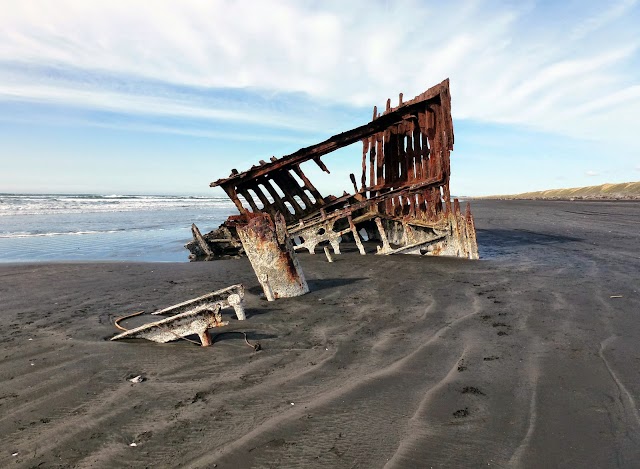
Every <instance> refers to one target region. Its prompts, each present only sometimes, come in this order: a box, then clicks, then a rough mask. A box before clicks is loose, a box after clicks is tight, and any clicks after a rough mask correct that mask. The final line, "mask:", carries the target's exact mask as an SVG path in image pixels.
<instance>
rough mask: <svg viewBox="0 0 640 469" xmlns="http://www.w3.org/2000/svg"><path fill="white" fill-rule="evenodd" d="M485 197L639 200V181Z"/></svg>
mask: <svg viewBox="0 0 640 469" xmlns="http://www.w3.org/2000/svg"><path fill="white" fill-rule="evenodd" d="M484 198H487V199H615V200H623V199H638V200H640V181H638V182H623V183H620V184H602V185H600V186H587V187H573V188H570V189H550V190H546V191H538V192H525V193H522V194H513V195H494V196H489V197H484Z"/></svg>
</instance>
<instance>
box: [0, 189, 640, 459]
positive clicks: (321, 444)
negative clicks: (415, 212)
mask: <svg viewBox="0 0 640 469" xmlns="http://www.w3.org/2000/svg"><path fill="white" fill-rule="evenodd" d="M472 206H473V213H474V215H475V219H476V226H477V229H478V244H479V246H480V255H481V258H482V259H481V260H480V261H466V260H461V259H448V258H430V257H416V256H402V255H399V256H388V257H381V256H375V255H373V254H372V255H367V256H361V255H359V254H358V252H357V251H356V250H355V247H354V248H353V249H348V248H345V251H346V252H345V254H343V255H341V256H336V261H335V262H334V263H328V262H327V261H326V259H325V257H324V255H320V254H317V255H315V256H312V255H308V254H302V255H300V256H299V259H300V262H301V264H302V267H303V269H304V272H305V275H306V277H307V280H308V283H309V286H310V288H311V292H310V293H309V294H307V295H305V296H301V297H297V298H291V299H284V300H278V301H275V302H267V301H266V300H264V299H261V298H260V293H261V290H260V288H259V284H258V281H257V279H256V278H255V275H254V274H253V271H252V270H251V267H250V265H249V262H248V260H247V259H240V260H226V261H216V262H201V263H126V262H121V263H57V264H13V265H6V264H5V265H0V299H1V303H0V304H1V305H2V308H1V312H0V334H1V337H2V340H1V341H0V383H2V384H1V386H0V440H1V441H2V445H1V451H0V467H25V468H27V467H46V468H49V467H78V468H88V467H189V468H212V467H217V468H244V467H256V468H263V467H264V468H269V467H273V468H276V467H301V468H302V467H304V468H310V467H318V468H320V467H322V468H326V467H338V468H377V467H389V468H416V467H420V468H422V467H425V468H429V467H434V468H440V467H450V468H458V467H480V466H483V467H486V466H491V467H525V468H529V467H530V468H539V467H571V468H575V467H598V468H608V467H625V468H626V467H629V468H631V467H637V466H638V461H640V413H639V405H640V348H639V347H638V344H639V343H640V342H639V340H640V320H639V319H640V203H637V202H583V201H580V202H578V201H575V202H563V201H477V202H475V201H474V202H473V203H472ZM367 249H368V251H370V252H371V253H372V252H374V251H375V245H373V244H369V245H368V246H367ZM187 254H188V253H187V251H186V250H185V259H186V257H187ZM240 282H241V283H244V284H245V286H246V287H247V297H246V302H247V305H246V306H247V317H248V320H247V321H245V322H238V321H236V320H235V318H234V316H233V310H231V309H228V310H224V311H223V313H224V316H225V318H228V320H229V321H231V324H230V326H228V328H227V329H230V330H241V331H245V332H246V333H247V337H248V339H249V340H250V341H251V342H259V343H260V344H261V347H262V350H260V351H258V352H256V351H254V350H253V349H252V348H250V347H248V346H247V345H246V344H245V342H244V340H243V339H242V336H241V335H239V334H229V335H223V336H221V337H219V338H218V339H216V341H215V343H214V345H213V346H212V347H197V346H195V345H193V344H191V343H189V342H186V341H177V342H172V343H169V344H156V343H152V342H147V341H141V340H140V341H129V342H111V341H108V340H107V339H108V338H109V337H111V336H113V335H114V334H115V333H116V329H115V328H114V327H113V319H114V318H115V317H117V316H120V315H124V314H128V313H132V312H135V311H139V310H145V311H153V310H155V309H158V308H161V307H164V306H169V305H171V304H174V303H178V302H180V301H183V300H186V299H189V298H193V297H195V296H198V295H202V294H204V293H207V292H209V291H212V290H215V289H219V288H223V287H226V286H228V285H231V284H234V283H240ZM136 321H137V319H132V320H130V321H127V322H126V325H127V326H131V325H136V324H139V320H138V322H136ZM222 330H223V329H221V331H222ZM215 332H216V331H213V333H214V334H215ZM136 375H142V376H143V377H144V378H145V379H146V380H145V381H144V382H142V383H136V384H134V383H131V382H129V381H128V380H127V379H128V378H131V377H133V376H136ZM132 443H135V446H132Z"/></svg>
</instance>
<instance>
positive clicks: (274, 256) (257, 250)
mask: <svg viewBox="0 0 640 469" xmlns="http://www.w3.org/2000/svg"><path fill="white" fill-rule="evenodd" d="M237 229H238V235H239V236H240V240H241V241H242V245H243V246H244V250H245V252H246V253H247V257H248V258H249V261H250V262H251V266H252V267H253V270H254V272H255V273H256V276H257V277H258V280H259V281H260V284H261V285H262V289H263V290H264V294H265V296H266V298H267V300H269V301H273V300H275V299H278V298H288V297H293V296H300V295H304V294H305V293H307V292H308V291H309V287H308V286H307V282H306V280H305V278H304V273H303V272H302V267H300V263H299V262H298V259H297V257H296V255H295V252H294V250H293V244H292V242H291V238H290V237H289V234H288V232H287V227H286V224H285V221H284V217H283V216H282V215H280V214H279V213H277V214H276V215H275V217H274V218H272V217H271V216H270V215H269V214H266V213H262V214H257V215H254V216H251V217H250V218H249V222H248V223H247V224H246V225H244V226H240V225H239V226H238V227H237Z"/></svg>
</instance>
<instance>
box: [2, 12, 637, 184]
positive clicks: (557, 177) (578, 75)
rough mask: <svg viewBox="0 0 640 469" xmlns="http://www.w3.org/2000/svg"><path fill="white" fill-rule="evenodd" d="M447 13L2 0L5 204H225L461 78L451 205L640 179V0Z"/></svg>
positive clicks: (335, 177)
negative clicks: (111, 200) (299, 154)
mask: <svg viewBox="0 0 640 469" xmlns="http://www.w3.org/2000/svg"><path fill="white" fill-rule="evenodd" d="M444 3H445V2H440V1H394V2H391V1H360V0H353V1H350V2H341V1H323V2H317V1H264V2H255V1H242V0H239V1H223V0H215V1H204V0H203V1H196V0H193V1H191V0H182V1H180V2H178V1H165V0H156V1H144V0H139V1H136V0H127V1H120V0H110V1H101V0H92V1H82V0H76V1H67V0H55V1H44V0H43V1H26V0H22V1H20V2H16V1H12V0H0V11H2V15H0V165H1V171H0V192H41V193H50V192H55V193H74V192H81V193H109V194H112V193H127V194H131V193H153V194H210V195H216V194H219V193H218V192H216V190H213V189H209V188H208V184H209V182H211V181H213V180H215V179H218V178H220V177H225V176H227V175H228V174H229V171H230V170H231V168H238V169H239V170H243V169H247V168H248V167H250V166H251V165H252V164H255V163H256V162H257V161H258V160H259V159H268V157H270V156H272V155H275V156H282V155H285V154H288V153H291V152H293V151H295V150H297V149H298V148H300V147H305V146H309V145H311V144H314V143H317V142H319V141H321V140H324V139H325V138H327V137H329V136H331V135H332V134H334V133H338V132H341V131H344V130H347V129H349V128H352V127H355V126H357V125H360V124H362V123H364V122H366V121H368V120H370V118H371V109H372V107H373V105H378V107H381V106H384V104H385V102H386V99H387V98H388V97H391V98H392V100H393V101H394V102H395V100H397V96H398V93H399V92H403V93H404V96H405V99H408V98H410V97H412V96H415V95H416V94H419V93H420V92H422V91H424V90H425V89H426V88H428V87H430V86H432V85H434V84H436V83H439V82H440V81H442V80H443V79H444V78H447V77H449V78H450V79H451V88H452V102H453V103H452V104H453V114H454V128H455V134H456V144H455V148H454V152H453V154H452V178H451V185H452V193H454V194H459V195H487V194H499V193H516V192H524V191H530V190H542V189H548V188H556V187H576V186H585V185H594V184H602V183H605V182H625V181H634V180H640V143H639V140H638V138H637V135H636V134H637V133H638V128H640V127H639V121H640V32H639V29H638V26H637V25H639V24H640V1H639V0H619V1H617V0H614V1H610V2H602V1H563V2H556V1H537V2H536V1H526V0H525V1H491V0H489V1H482V0H460V1H457V0H452V1H449V2H446V5H444V6H443V4H444ZM360 157H361V148H360V147H359V146H358V145H353V146H350V147H347V148H346V149H343V150H341V151H340V152H336V153H332V154H330V155H327V156H326V157H325V158H324V160H325V162H326V164H327V165H328V166H329V168H330V169H331V170H332V173H331V175H325V174H323V173H321V172H319V170H317V169H316V168H313V167H310V168H309V169H308V172H309V173H310V174H309V175H310V177H311V178H312V179H313V180H314V182H317V185H318V186H319V188H320V189H321V191H322V192H324V193H334V194H337V193H341V192H342V190H345V189H346V190H350V182H349V178H348V174H349V173H350V172H356V173H357V171H358V167H359V164H360V163H359V159H360Z"/></svg>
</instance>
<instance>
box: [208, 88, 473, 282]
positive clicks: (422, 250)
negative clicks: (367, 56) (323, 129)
mask: <svg viewBox="0 0 640 469" xmlns="http://www.w3.org/2000/svg"><path fill="white" fill-rule="evenodd" d="M357 142H361V143H362V154H361V155H360V154H358V155H356V156H357V157H356V158H355V160H356V161H357V162H358V160H360V161H359V163H360V164H357V165H356V166H355V167H358V168H359V169H360V170H361V173H360V175H359V176H358V177H356V175H355V174H351V175H350V176H349V178H350V181H349V182H350V183H351V184H350V185H351V186H352V187H353V191H354V192H353V193H352V194H348V193H346V192H345V193H344V194H343V195H341V196H337V197H336V196H333V195H328V196H324V197H323V196H322V195H321V194H320V192H319V191H318V190H317V189H316V187H315V186H314V185H313V184H312V183H311V181H310V180H309V178H308V177H307V176H306V175H305V173H304V172H303V171H302V169H301V164H303V163H305V162H308V161H309V162H310V161H312V162H314V163H315V164H317V165H318V166H319V167H320V168H321V169H322V170H323V171H325V172H327V173H328V172H329V169H328V168H327V167H326V165H325V163H324V162H323V161H322V160H321V158H322V157H323V156H324V155H326V154H328V153H331V152H332V151H335V150H337V149H339V148H342V147H345V146H347V145H350V144H352V143H357ZM453 144H454V134H453V120H452V117H451V95H450V91H449V80H448V79H447V80H444V81H443V82H442V83H440V84H438V85H436V86H434V87H432V88H429V89H428V90H426V91H425V92H424V93H421V94H420V95H418V96H416V97H415V98H413V99H410V100H408V101H406V100H405V97H404V96H403V94H402V93H400V95H399V99H398V105H397V106H395V107H392V104H391V100H387V103H386V107H385V110H384V112H383V113H382V114H379V113H378V109H377V107H374V108H373V115H372V120H371V121H370V122H369V123H367V124H364V125H361V126H359V127H356V128H354V129H351V130H348V131H346V132H343V133H340V134H337V135H334V136H332V137H330V138H329V139H327V140H325V141H324V142H321V143H318V144H316V145H312V146H310V147H307V148H302V149H300V150H298V151H296V152H295V153H292V154H290V155H287V156H283V157H282V158H271V159H270V161H268V162H267V161H262V160H261V161H260V164H258V165H254V166H252V167H251V168H250V169H249V170H247V171H244V172H238V171H237V170H235V169H233V170H232V171H231V174H230V175H229V177H228V178H223V179H218V180H217V181H215V182H212V183H211V187H217V186H219V187H222V189H224V191H225V192H226V193H227V195H228V196H229V198H231V200H232V201H233V202H234V204H235V206H236V207H237V208H238V210H239V212H240V215H235V216H232V217H229V219H228V220H227V221H226V222H225V225H226V226H229V227H244V228H241V229H243V230H247V231H246V232H247V233H248V232H249V231H250V232H252V233H253V234H252V236H254V237H255V238H256V239H257V240H261V239H264V240H268V242H269V243H272V242H274V238H275V243H276V244H279V245H282V242H281V241H282V239H281V238H282V230H280V231H278V230H279V229H278V226H280V223H281V224H282V226H283V227H285V228H286V231H287V232H288V234H289V235H290V236H292V237H298V238H299V240H300V241H299V242H298V244H297V245H296V246H295V250H301V249H306V250H308V251H309V252H310V253H314V252H315V248H316V246H318V245H319V244H320V245H326V244H329V245H330V246H331V247H332V249H333V251H334V253H336V254H339V253H340V243H341V242H343V240H344V239H345V237H348V238H353V240H354V241H355V242H356V244H357V245H358V249H359V250H360V252H361V253H362V254H365V248H364V246H363V245H362V243H361V240H360V237H359V233H360V232H361V230H364V232H366V234H367V238H368V239H369V240H376V241H380V242H382V244H383V246H382V247H380V246H379V247H378V253H379V254H396V253H410V254H427V255H449V256H458V257H465V258H469V259H477V258H478V248H477V243H476V232H475V226H474V223H473V216H472V215H471V211H470V207H469V205H468V204H467V207H466V210H465V213H464V215H463V214H462V213H461V209H460V203H459V202H458V200H457V199H454V200H453V201H452V200H451V195H450V188H449V179H450V171H451V165H450V154H451V151H452V150H453ZM452 202H453V204H452ZM264 215H266V216H267V217H268V218H269V221H268V222H267V221H266V218H263V217H262V216H264ZM377 219H379V220H380V222H378V221H377ZM274 220H275V221H274ZM274 233H275V234H274ZM257 242H258V243H261V241H257ZM259 245H260V246H262V244H259ZM285 251H286V250H283V253H284V252H285ZM283 255H284V254H283ZM285 260H286V262H285ZM282 266H283V267H284V268H285V270H286V274H287V276H290V277H291V278H292V279H293V278H294V277H295V275H296V268H295V261H292V260H290V259H288V258H286V259H285V258H282Z"/></svg>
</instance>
